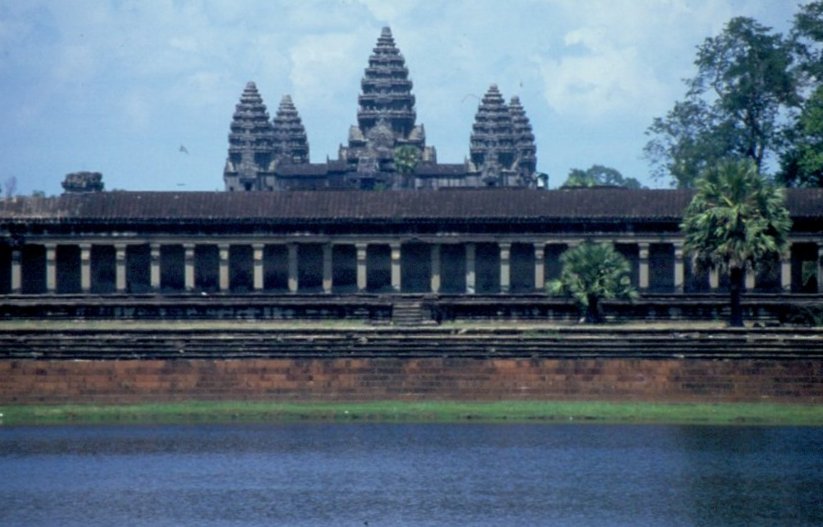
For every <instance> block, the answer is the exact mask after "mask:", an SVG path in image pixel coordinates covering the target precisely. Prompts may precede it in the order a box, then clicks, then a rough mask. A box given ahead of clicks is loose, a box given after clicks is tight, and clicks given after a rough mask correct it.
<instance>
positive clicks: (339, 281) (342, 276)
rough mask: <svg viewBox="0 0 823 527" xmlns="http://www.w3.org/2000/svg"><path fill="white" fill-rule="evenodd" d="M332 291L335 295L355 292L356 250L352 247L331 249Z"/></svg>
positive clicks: (336, 246)
mask: <svg viewBox="0 0 823 527" xmlns="http://www.w3.org/2000/svg"><path fill="white" fill-rule="evenodd" d="M331 261H332V278H331V279H332V290H333V291H334V292H335V293H351V292H354V291H357V249H356V248H355V246H354V245H334V246H333V247H332V255H331Z"/></svg>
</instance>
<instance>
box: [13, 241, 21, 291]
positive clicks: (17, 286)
mask: <svg viewBox="0 0 823 527" xmlns="http://www.w3.org/2000/svg"><path fill="white" fill-rule="evenodd" d="M21 260H22V254H21V249H20V247H15V248H13V249H12V250H11V292H12V293H19V292H20V291H21V290H22V287H23V270H22V269H21V268H20V261H21Z"/></svg>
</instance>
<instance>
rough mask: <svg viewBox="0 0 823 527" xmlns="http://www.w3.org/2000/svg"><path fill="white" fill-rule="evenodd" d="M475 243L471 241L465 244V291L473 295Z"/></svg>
mask: <svg viewBox="0 0 823 527" xmlns="http://www.w3.org/2000/svg"><path fill="white" fill-rule="evenodd" d="M475 247H476V246H475V245H474V244H473V243H467V244H466V293H467V294H470V295H473V294H474V292H475V284H476V278H475V277H476V274H475V265H476V264H475V261H476V256H475V254H476V253H475Z"/></svg>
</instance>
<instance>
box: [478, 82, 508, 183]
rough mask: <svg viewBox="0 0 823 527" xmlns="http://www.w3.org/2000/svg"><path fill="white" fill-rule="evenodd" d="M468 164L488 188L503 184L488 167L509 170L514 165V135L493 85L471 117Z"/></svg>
mask: <svg viewBox="0 0 823 527" xmlns="http://www.w3.org/2000/svg"><path fill="white" fill-rule="evenodd" d="M469 150H470V155H471V161H472V163H473V164H474V165H475V166H476V167H477V169H478V171H480V172H481V173H483V182H484V184H486V185H489V186H500V185H505V184H506V182H505V181H504V180H503V178H502V174H497V175H496V177H494V174H493V172H500V170H494V171H490V170H486V169H484V168H488V167H495V168H496V167H500V169H501V170H506V169H510V167H511V166H512V164H513V163H514V158H515V148H514V132H513V126H512V117H511V114H510V112H509V108H508V106H506V103H505V101H504V100H503V96H502V95H500V90H498V89H497V85H496V84H492V85H491V87H489V91H487V92H486V94H485V95H484V96H483V100H482V101H481V102H480V106H479V107H478V109H477V114H476V115H475V120H474V125H473V126H472V134H471V138H470V145H469Z"/></svg>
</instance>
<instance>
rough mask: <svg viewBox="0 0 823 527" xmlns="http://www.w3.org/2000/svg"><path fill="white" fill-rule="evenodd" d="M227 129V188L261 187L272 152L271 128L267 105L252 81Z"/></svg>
mask: <svg viewBox="0 0 823 527" xmlns="http://www.w3.org/2000/svg"><path fill="white" fill-rule="evenodd" d="M230 129H231V131H230V132H229V155H228V159H227V160H226V168H225V169H224V171H223V180H224V181H225V184H226V190H261V189H263V188H265V185H264V181H263V179H264V177H265V176H266V175H268V173H269V167H270V165H271V161H272V155H273V153H274V131H273V129H272V125H271V122H269V114H268V112H267V111H266V105H265V104H264V103H263V98H262V97H260V94H259V93H258V91H257V86H256V85H255V84H254V83H253V82H249V83H247V84H246V88H245V89H244V90H243V94H242V95H241V96H240V102H239V103H238V104H237V105H236V106H235V111H234V116H233V117H232V122H231V127H230Z"/></svg>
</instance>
